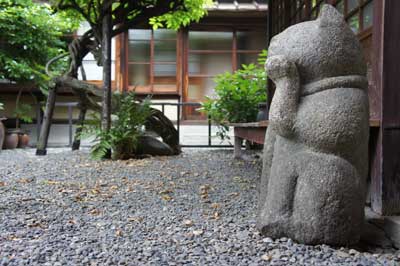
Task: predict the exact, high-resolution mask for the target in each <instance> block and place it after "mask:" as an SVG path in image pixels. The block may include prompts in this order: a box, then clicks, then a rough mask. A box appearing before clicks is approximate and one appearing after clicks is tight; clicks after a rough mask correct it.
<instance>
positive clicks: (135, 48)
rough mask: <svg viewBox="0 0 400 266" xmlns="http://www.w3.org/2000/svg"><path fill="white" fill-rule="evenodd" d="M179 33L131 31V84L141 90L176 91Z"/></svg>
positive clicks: (147, 30) (129, 76) (129, 52)
mask: <svg viewBox="0 0 400 266" xmlns="http://www.w3.org/2000/svg"><path fill="white" fill-rule="evenodd" d="M176 77H177V33H176V32H175V31H173V30H166V29H159V30H156V31H154V30H151V29H132V30H129V32H128V85H129V87H130V88H135V90H136V91H137V92H139V93H153V92H177V78H176Z"/></svg>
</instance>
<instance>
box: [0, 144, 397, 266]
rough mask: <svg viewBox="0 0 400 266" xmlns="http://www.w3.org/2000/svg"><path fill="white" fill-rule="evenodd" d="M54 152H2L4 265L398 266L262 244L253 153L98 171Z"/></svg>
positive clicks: (202, 154)
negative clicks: (242, 157)
mask: <svg viewBox="0 0 400 266" xmlns="http://www.w3.org/2000/svg"><path fill="white" fill-rule="evenodd" d="M49 153H50V154H49V155H48V156H46V157H35V156H34V155H33V151H32V150H26V151H18V150H14V151H2V152H1V153H0V265H18V266H21V265H400V253H399V251H398V250H394V249H389V250H383V249H379V248H376V249H372V250H371V249H370V250H369V251H372V252H374V253H368V252H365V251H363V250H358V251H357V250H356V249H348V248H336V249H335V248H332V247H329V246H326V245H319V246H306V245H300V244H296V243H293V241H292V240H290V239H286V238H282V239H278V240H275V241H274V240H272V239H270V238H263V237H262V236H260V235H259V233H258V232H257V230H256V229H255V211H256V203H257V192H256V187H257V183H258V182H259V175H260V171H261V161H260V159H259V158H257V156H255V155H254V154H247V159H246V160H233V159H232V151H231V150H190V149H187V150H184V152H183V154H181V155H180V156H176V157H169V158H166V157H158V158H150V159H143V160H129V161H116V162H111V161H105V162H95V161H91V160H90V159H89V158H88V154H87V151H86V152H85V151H81V152H70V151H62V152H56V151H55V150H50V152H49Z"/></svg>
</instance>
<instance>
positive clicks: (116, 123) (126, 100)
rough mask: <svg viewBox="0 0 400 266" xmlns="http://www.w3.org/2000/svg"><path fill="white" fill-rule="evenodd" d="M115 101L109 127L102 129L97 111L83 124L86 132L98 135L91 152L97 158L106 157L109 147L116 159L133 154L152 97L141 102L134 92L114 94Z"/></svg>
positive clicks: (84, 133) (141, 133) (149, 111)
mask: <svg viewBox="0 0 400 266" xmlns="http://www.w3.org/2000/svg"><path fill="white" fill-rule="evenodd" d="M112 103H113V104H112V106H113V110H112V115H111V128H110V130H109V131H107V132H106V131H103V130H101V119H100V115H99V114H97V113H96V114H92V117H91V118H92V119H90V120H88V121H86V122H85V125H84V127H83V131H82V134H83V136H93V135H94V136H95V139H94V141H95V144H94V145H93V146H92V148H91V150H90V154H91V157H92V158H93V159H96V160H99V159H103V158H105V156H106V155H107V153H108V151H109V150H111V154H112V158H113V159H123V158H127V157H131V156H132V155H134V154H135V152H136V147H137V143H138V138H139V137H140V136H141V135H143V134H144V123H145V122H146V119H147V118H148V117H149V115H150V114H151V108H150V102H149V100H148V99H146V100H144V101H142V102H138V101H137V100H136V98H135V94H134V93H133V92H129V93H124V94H120V93H115V94H113V98H112Z"/></svg>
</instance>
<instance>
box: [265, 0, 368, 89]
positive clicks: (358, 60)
mask: <svg viewBox="0 0 400 266" xmlns="http://www.w3.org/2000/svg"><path fill="white" fill-rule="evenodd" d="M275 55H284V56H285V57H286V58H287V59H289V60H290V61H293V62H294V63H295V64H296V66H297V68H298V71H299V73H300V78H301V82H302V84H307V83H310V82H313V81H317V80H320V79H323V78H327V77H337V76H346V75H362V76H365V75H366V64H365V62H364V59H363V54H362V50H361V46H360V43H359V41H358V39H357V37H356V36H355V35H354V33H353V32H352V30H351V29H350V27H349V26H348V25H347V23H346V21H345V20H344V17H343V15H342V14H340V13H339V12H338V11H337V10H336V9H335V8H334V7H333V6H331V5H324V6H323V8H322V10H321V12H320V15H319V17H318V19H316V20H313V21H307V22H303V23H299V24H296V25H293V26H291V27H289V28H287V29H286V30H285V31H283V32H282V33H280V34H278V35H276V36H275V37H274V38H272V40H271V44H270V46H269V50H268V56H269V57H270V56H275Z"/></svg>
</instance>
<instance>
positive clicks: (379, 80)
mask: <svg viewBox="0 0 400 266" xmlns="http://www.w3.org/2000/svg"><path fill="white" fill-rule="evenodd" d="M398 10H400V1H398V0H383V1H374V18H373V20H374V23H373V48H372V51H373V56H374V57H373V60H372V62H373V64H372V83H373V84H372V86H374V87H375V88H376V89H377V90H378V91H379V92H380V95H381V108H380V110H381V114H380V116H381V127H380V129H379V133H378V136H377V140H376V147H373V150H374V154H373V155H372V156H373V163H372V167H371V183H372V186H371V204H372V209H373V210H374V211H375V212H378V213H380V214H382V215H392V214H397V213H400V105H399V102H400V85H399V84H400V68H399V67H398V63H397V62H399V60H400V54H399V52H398V47H399V46H400V35H399V34H398V29H399V28H400V16H399V15H398Z"/></svg>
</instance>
